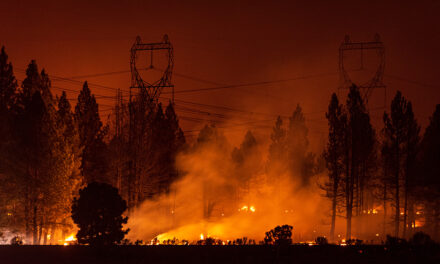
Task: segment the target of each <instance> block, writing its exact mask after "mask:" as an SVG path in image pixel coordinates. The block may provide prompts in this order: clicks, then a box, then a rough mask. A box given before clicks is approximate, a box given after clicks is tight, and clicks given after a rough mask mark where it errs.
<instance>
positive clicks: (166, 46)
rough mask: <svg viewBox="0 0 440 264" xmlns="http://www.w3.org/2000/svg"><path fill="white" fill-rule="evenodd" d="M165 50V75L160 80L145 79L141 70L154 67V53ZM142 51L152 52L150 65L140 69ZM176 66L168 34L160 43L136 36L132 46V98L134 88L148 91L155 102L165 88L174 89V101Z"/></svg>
mask: <svg viewBox="0 0 440 264" xmlns="http://www.w3.org/2000/svg"><path fill="white" fill-rule="evenodd" d="M158 51H161V52H165V54H166V59H167V62H168V65H167V66H166V68H165V69H164V70H163V75H162V76H161V77H160V78H159V79H158V80H149V81H147V80H144V79H143V78H142V74H140V73H139V72H140V71H141V70H142V71H147V70H150V69H154V59H153V58H154V53H155V52H158ZM142 52H147V53H148V52H149V53H150V65H149V67H147V68H143V69H140V68H138V67H137V61H138V60H139V58H140V54H141V53H142ZM173 66H174V58H173V45H171V43H170V40H169V38H168V35H164V36H163V39H162V42H158V43H142V41H141V38H140V37H139V36H138V37H136V41H135V42H134V44H133V46H132V47H131V56H130V70H131V86H130V98H131V96H132V90H133V89H136V90H137V93H139V92H146V96H147V98H148V100H149V101H150V102H151V103H153V105H154V104H155V103H157V101H158V99H159V97H160V94H161V92H162V91H163V89H164V88H171V89H172V100H173V101H174V85H173V84H172V82H171V77H172V72H173Z"/></svg>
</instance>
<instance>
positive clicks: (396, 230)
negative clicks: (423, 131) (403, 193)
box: [394, 142, 400, 237]
mask: <svg viewBox="0 0 440 264" xmlns="http://www.w3.org/2000/svg"><path fill="white" fill-rule="evenodd" d="M396 145H397V149H396V164H395V166H396V168H395V176H394V184H395V185H396V193H395V200H396V201H395V202H396V213H395V215H394V222H395V223H394V236H395V237H399V225H400V196H399V192H400V188H399V171H400V155H399V143H398V142H397V143H396Z"/></svg>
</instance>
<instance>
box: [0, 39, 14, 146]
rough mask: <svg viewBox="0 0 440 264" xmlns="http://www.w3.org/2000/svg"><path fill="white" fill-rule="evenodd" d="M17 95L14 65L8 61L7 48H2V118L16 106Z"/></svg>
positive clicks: (0, 109)
mask: <svg viewBox="0 0 440 264" xmlns="http://www.w3.org/2000/svg"><path fill="white" fill-rule="evenodd" d="M16 93H17V80H16V79H15V76H14V72H13V68H12V63H11V62H9V61H8V55H7V54H6V51H5V47H2V48H1V52H0V114H1V115H2V118H3V115H4V114H5V111H7V110H9V109H11V108H12V107H13V106H14V103H15V97H16ZM2 120H3V119H2ZM2 138H3V137H2Z"/></svg>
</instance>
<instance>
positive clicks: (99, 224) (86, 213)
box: [72, 182, 129, 246]
mask: <svg viewBox="0 0 440 264" xmlns="http://www.w3.org/2000/svg"><path fill="white" fill-rule="evenodd" d="M126 209H127V203H126V202H125V201H124V200H123V199H122V198H121V196H120V195H119V194H118V189H116V188H114V187H112V186H111V185H109V184H106V183H98V182H92V183H90V184H89V185H87V187H85V188H83V189H81V190H80V191H79V198H75V199H74V200H73V204H72V219H73V221H74V223H75V224H76V225H77V226H78V227H79V230H78V233H77V234H76V237H77V239H78V243H80V244H89V245H98V246H99V245H111V244H116V243H119V242H121V240H122V239H123V238H124V236H125V234H127V233H128V231H129V229H127V230H123V229H122V225H123V224H126V223H127V220H128V217H123V216H122V214H123V213H124V211H125V210H126Z"/></svg>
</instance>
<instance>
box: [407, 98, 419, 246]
mask: <svg viewBox="0 0 440 264" xmlns="http://www.w3.org/2000/svg"><path fill="white" fill-rule="evenodd" d="M405 129H406V135H405V143H404V144H405V149H404V150H405V160H404V173H405V176H404V179H403V191H404V201H403V202H404V210H403V212H404V213H403V237H405V238H406V237H408V236H409V235H410V234H408V233H407V229H408V227H409V228H410V229H411V228H412V227H414V225H415V223H414V221H415V219H414V215H415V212H414V189H413V186H414V184H415V178H416V173H417V169H418V168H417V156H418V152H419V144H420V135H419V134H420V126H419V125H418V123H417V120H416V119H415V117H414V112H413V110H412V104H411V102H408V104H407V108H406V111H405ZM408 220H409V221H408ZM408 222H409V224H408Z"/></svg>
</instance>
